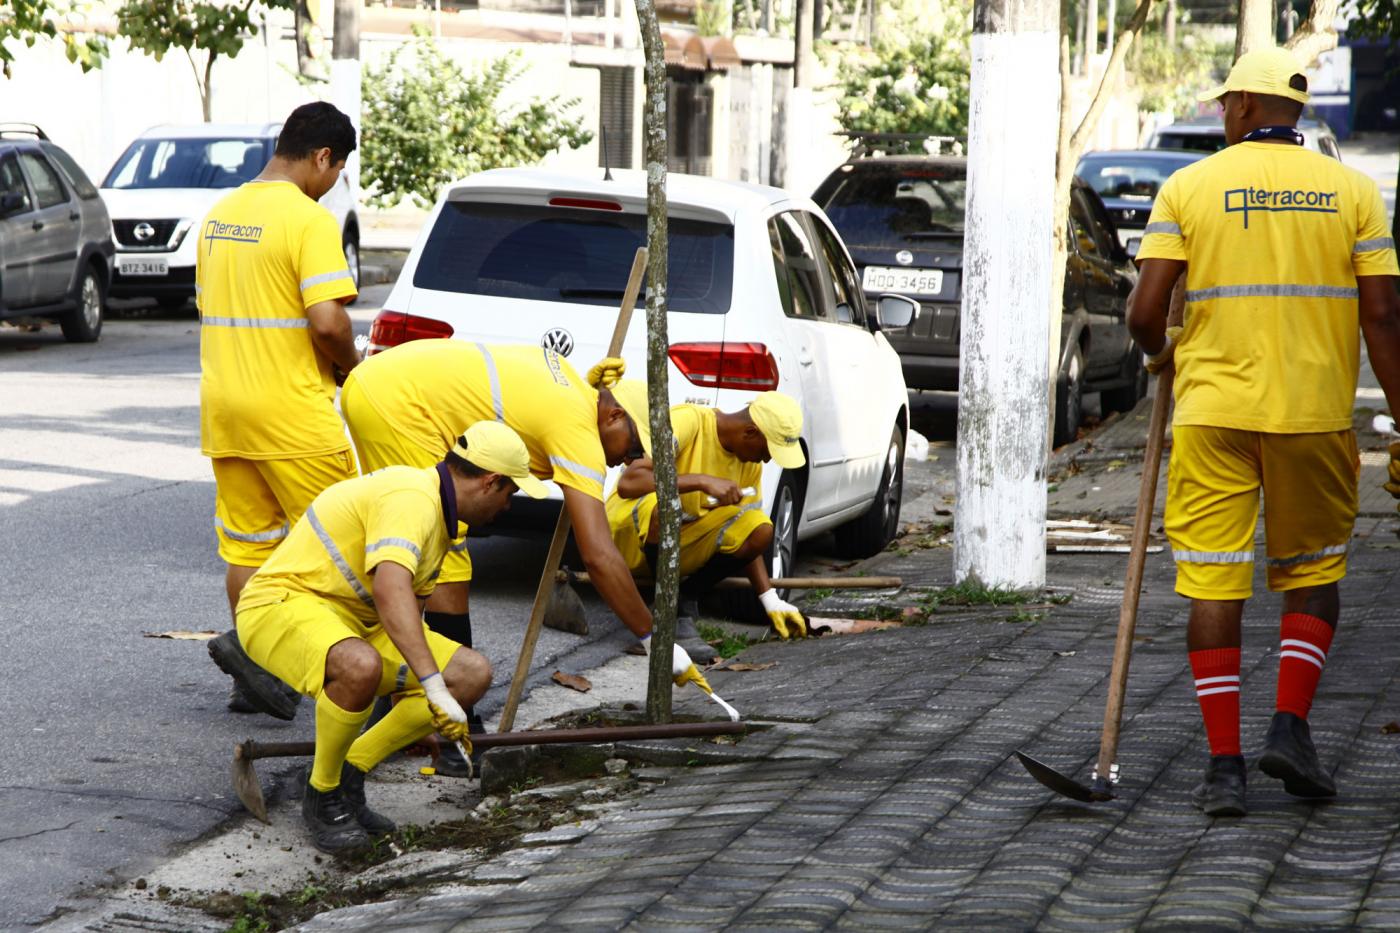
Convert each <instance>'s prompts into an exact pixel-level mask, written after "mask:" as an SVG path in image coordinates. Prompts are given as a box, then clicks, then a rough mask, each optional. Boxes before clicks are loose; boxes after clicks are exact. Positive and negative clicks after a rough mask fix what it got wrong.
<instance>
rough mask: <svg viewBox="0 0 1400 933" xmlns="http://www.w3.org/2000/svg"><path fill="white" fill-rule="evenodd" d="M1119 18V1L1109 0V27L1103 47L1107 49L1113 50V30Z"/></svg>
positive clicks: (1104, 35) (1106, 30) (1104, 37)
mask: <svg viewBox="0 0 1400 933" xmlns="http://www.w3.org/2000/svg"><path fill="white" fill-rule="evenodd" d="M1117 18H1118V0H1108V26H1107V27H1106V28H1105V30H1104V34H1103V47H1104V48H1106V49H1111V48H1113V29H1114V26H1115V23H1114V21H1115V20H1116V19H1117Z"/></svg>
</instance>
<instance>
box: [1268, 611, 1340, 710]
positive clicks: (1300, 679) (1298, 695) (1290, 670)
mask: <svg viewBox="0 0 1400 933" xmlns="http://www.w3.org/2000/svg"><path fill="white" fill-rule="evenodd" d="M1332 632H1333V629H1332V626H1330V625H1328V624H1327V623H1326V622H1324V621H1323V620H1321V619H1319V618H1317V617H1316V616H1310V615H1306V614H1305V613H1301V612H1289V613H1285V614H1284V616H1283V626H1282V628H1281V630H1280V632H1279V647H1280V651H1279V659H1278V702H1277V703H1276V704H1275V708H1276V709H1277V710H1278V711H1279V712H1280V713H1293V714H1294V715H1295V716H1300V717H1302V718H1303V719H1307V718H1308V710H1310V709H1312V701H1313V694H1314V693H1316V692H1317V682H1318V680H1319V679H1320V678H1321V677H1322V665H1323V664H1325V663H1327V651H1328V649H1330V648H1331V647H1332Z"/></svg>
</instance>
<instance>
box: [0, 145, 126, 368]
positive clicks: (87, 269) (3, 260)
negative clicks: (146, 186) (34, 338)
mask: <svg viewBox="0 0 1400 933" xmlns="http://www.w3.org/2000/svg"><path fill="white" fill-rule="evenodd" d="M115 252H116V251H115V249H114V248H113V246H112V222H111V221H110V220H109V219H108V217H107V208H106V207H105V206H103V204H102V199H101V198H100V197H98V194H97V188H95V187H94V186H93V184H92V182H91V181H89V180H88V177H87V176H86V175H84V174H83V170H82V169H80V168H78V163H76V162H74V161H73V158H72V156H70V155H68V153H66V152H64V151H63V150H62V149H60V148H59V147H57V146H55V145H54V144H53V143H51V142H49V138H48V137H47V136H45V135H44V131H43V130H41V129H39V128H38V127H37V126H34V125H33V124H29V123H0V320H4V319H7V318H29V317H37V318H51V319H53V320H56V321H58V323H59V325H60V326H61V327H62V328H63V336H64V337H65V338H67V339H68V340H72V341H78V342H84V343H86V342H91V341H94V340H96V339H97V338H98V336H99V335H100V334H101V333H102V308H103V304H104V301H105V299H106V295H107V288H108V286H109V285H110V284H111V281H112V257H113V255H114V254H115Z"/></svg>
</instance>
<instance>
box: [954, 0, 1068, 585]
mask: <svg viewBox="0 0 1400 933" xmlns="http://www.w3.org/2000/svg"><path fill="white" fill-rule="evenodd" d="M1059 24H1060V11H1059V3H1058V2H1057V0H975V3H974V5H973V26H972V87H971V92H972V97H971V106H970V108H969V121H968V134H967V142H968V159H967V223H966V234H965V238H964V251H965V258H964V262H963V268H964V270H966V271H965V276H966V277H965V280H964V283H963V303H962V318H961V327H962V335H961V342H960V354H961V367H960V374H959V379H958V486H957V490H958V499H957V507H956V512H955V517H954V521H953V563H954V575H955V577H956V578H957V580H958V581H960V582H961V581H963V580H968V579H976V580H978V581H980V582H981V583H983V584H984V585H986V586H999V587H1007V588H1012V589H1032V588H1038V587H1041V586H1043V585H1044V583H1045V503H1046V493H1045V464H1046V455H1047V451H1048V449H1049V437H1048V428H1049V425H1048V423H1047V422H1048V419H1047V417H1046V413H1047V412H1048V411H1049V406H1050V403H1049V395H1048V391H1049V388H1048V385H1047V383H1046V379H1045V373H1046V372H1048V371H1049V368H1050V360H1049V355H1048V354H1049V341H1050V314H1049V308H1050V290H1051V283H1052V281H1053V276H1052V275H1051V265H1052V253H1053V238H1054V229H1053V228H1054V220H1053V218H1054V210H1055V203H1054V202H1055V148H1056V142H1057V140H1058V137H1059V123H1060V117H1059V113H1060V88H1059V82H1057V81H1049V80H1046V76H1047V75H1054V74H1056V73H1057V71H1058V68H1059V64H1058V58H1059Z"/></svg>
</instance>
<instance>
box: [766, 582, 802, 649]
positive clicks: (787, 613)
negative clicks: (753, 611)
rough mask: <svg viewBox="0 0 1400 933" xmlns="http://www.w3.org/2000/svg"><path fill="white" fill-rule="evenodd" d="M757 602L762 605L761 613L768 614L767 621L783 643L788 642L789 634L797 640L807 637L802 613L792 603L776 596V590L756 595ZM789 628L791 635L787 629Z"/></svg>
mask: <svg viewBox="0 0 1400 933" xmlns="http://www.w3.org/2000/svg"><path fill="white" fill-rule="evenodd" d="M758 601H759V602H760V603H762V604H763V611H764V612H766V613H767V614H768V621H769V622H772V623H773V631H775V632H777V633H778V637H779V638H781V639H782V640H783V641H787V640H788V636H789V634H792V635H796V636H797V637H798V638H806V637H807V620H806V619H804V618H802V613H801V612H799V611H798V609H797V607H796V606H794V605H793V604H792V603H790V602H787V601H785V600H783V599H782V598H781V597H779V596H778V591H777V590H765V591H764V592H762V593H759V594H758ZM789 628H791V629H792V631H791V633H789V632H788V629H789Z"/></svg>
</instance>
